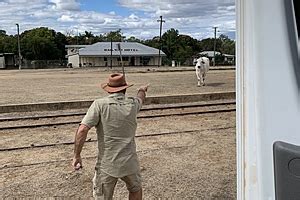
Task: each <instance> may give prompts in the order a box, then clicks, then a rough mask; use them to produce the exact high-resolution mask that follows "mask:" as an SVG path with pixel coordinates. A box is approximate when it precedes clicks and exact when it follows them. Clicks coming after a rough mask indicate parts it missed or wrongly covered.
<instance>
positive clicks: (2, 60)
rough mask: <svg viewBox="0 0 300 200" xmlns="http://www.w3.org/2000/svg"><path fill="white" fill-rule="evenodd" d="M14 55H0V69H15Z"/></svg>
mask: <svg viewBox="0 0 300 200" xmlns="http://www.w3.org/2000/svg"><path fill="white" fill-rule="evenodd" d="M15 64H16V63H15V55H14V54H13V53H0V69H9V68H10V69H12V68H16V65H15Z"/></svg>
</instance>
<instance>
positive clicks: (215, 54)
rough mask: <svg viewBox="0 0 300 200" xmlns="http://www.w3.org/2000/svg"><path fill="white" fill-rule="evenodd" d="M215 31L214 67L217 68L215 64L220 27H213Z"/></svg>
mask: <svg viewBox="0 0 300 200" xmlns="http://www.w3.org/2000/svg"><path fill="white" fill-rule="evenodd" d="M213 28H214V29H215V40H214V65H213V66H214V67H215V64H216V44H217V28H218V27H216V26H215V27H213Z"/></svg>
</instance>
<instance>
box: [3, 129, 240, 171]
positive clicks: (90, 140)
mask: <svg viewBox="0 0 300 200" xmlns="http://www.w3.org/2000/svg"><path fill="white" fill-rule="evenodd" d="M234 128H235V126H225V127H215V128H211V129H193V130H183V131H171V132H161V133H153V134H143V135H137V136H136V138H145V137H159V136H165V135H178V134H189V133H190V134H191V133H196V132H199V131H207V130H210V131H218V130H226V129H234ZM95 142H97V140H96V139H87V140H86V143H95ZM61 145H68V146H69V145H74V142H62V143H52V144H44V145H37V146H23V147H11V148H3V149H0V152H8V151H20V150H28V149H35V148H47V147H50V148H51V147H57V146H61ZM181 147H182V146H180V147H177V146H176V147H170V148H169V149H171V148H181ZM183 147H186V146H183ZM163 148H165V147H163ZM159 149H161V148H159ZM152 150H157V149H148V150H146V151H152ZM138 152H140V151H138ZM82 158H83V159H91V158H96V156H85V157H82ZM66 161H71V160H70V159H59V160H48V161H42V162H33V163H26V164H2V165H0V170H3V169H8V168H19V167H27V166H32V165H43V164H51V163H56V162H66Z"/></svg>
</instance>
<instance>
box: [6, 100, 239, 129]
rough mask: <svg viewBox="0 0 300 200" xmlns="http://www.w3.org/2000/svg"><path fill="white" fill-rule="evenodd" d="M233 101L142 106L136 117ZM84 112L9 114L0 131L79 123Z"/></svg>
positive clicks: (229, 106) (223, 107)
mask: <svg viewBox="0 0 300 200" xmlns="http://www.w3.org/2000/svg"><path fill="white" fill-rule="evenodd" d="M234 111H235V101H234V100H227V101H215V102H208V103H199V102H195V103H180V104H166V105H165V104H163V105H159V104H158V105H151V106H144V107H143V108H142V109H141V112H140V113H139V115H138V119H146V118H157V117H170V116H181V115H196V114H207V113H222V112H234ZM84 115H85V112H83V111H80V112H71V113H55V114H45V113H44V114H39V115H34V116H11V117H2V118H0V131H1V130H13V129H25V128H38V127H49V126H62V125H68V124H78V123H80V121H81V119H82V117H83V116H84Z"/></svg>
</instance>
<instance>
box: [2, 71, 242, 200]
mask: <svg viewBox="0 0 300 200" xmlns="http://www.w3.org/2000/svg"><path fill="white" fill-rule="evenodd" d="M109 73H110V72H107V71H104V70H102V71H101V70H95V69H94V70H65V71H64V70H49V71H48V70H44V71H34V70H31V71H24V72H19V71H0V83H1V84H0V85H1V91H4V92H1V97H0V102H1V104H2V105H3V104H12V103H13V104H15V103H34V102H50V101H67V100H91V99H94V98H96V97H98V96H101V95H105V93H103V91H102V90H101V89H99V88H97V85H98V84H99V83H100V82H102V81H103V80H105V79H106V77H107V75H108V74H109ZM127 81H128V82H131V83H134V84H135V86H133V88H132V89H131V90H128V92H129V94H135V92H136V89H137V88H138V86H139V85H141V84H143V83H150V84H151V87H150V89H149V95H150V96H158V95H167V94H169V95H171V94H191V93H201V92H211V91H234V87H235V86H234V71H232V70H224V71H223V70H222V71H213V70H211V71H209V73H208V75H207V85H206V86H205V87H197V86H196V79H195V74H194V72H193V71H176V72H154V71H151V70H150V71H148V70H145V71H142V72H139V73H137V72H128V74H127ZM4 85H6V87H4ZM8 86H9V87H8ZM76 128H77V125H66V126H61V127H48V128H36V129H19V130H13V131H12V130H1V131H0V138H1V140H0V146H1V148H7V147H22V146H30V145H41V144H48V143H59V142H72V141H73V139H74V133H75V130H76ZM159 133H169V134H166V135H160V136H153V134H159ZM146 135H148V136H146ZM151 135H152V136H151ZM88 138H91V139H92V140H93V139H96V137H95V130H94V129H92V130H91V132H90V133H89V135H88ZM136 143H137V150H138V156H139V159H140V164H141V169H142V177H143V189H144V190H143V192H144V199H205V200H206V199H236V158H235V146H236V145H235V113H234V112H231V113H222V114H216V113H215V114H205V115H189V116H177V117H168V118H155V119H139V121H138V129H137V138H136ZM72 152H73V145H58V146H53V147H45V148H31V149H26V150H16V151H0V199H1V197H2V199H84V200H85V199H91V196H92V190H91V188H92V183H91V180H92V177H93V169H94V164H95V156H96V143H95V142H87V143H86V144H85V146H84V149H83V152H82V157H83V164H84V168H83V169H82V170H80V171H73V170H72V168H71V167H70V162H71V158H72ZM114 197H115V199H126V198H127V192H126V187H125V185H124V184H123V183H122V182H119V183H118V184H117V187H116V190H115V194H114Z"/></svg>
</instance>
